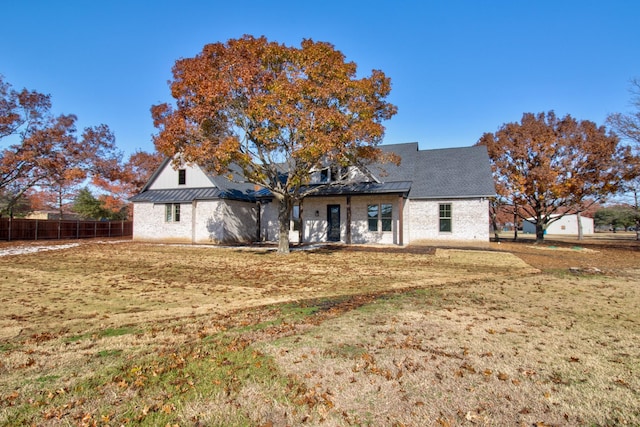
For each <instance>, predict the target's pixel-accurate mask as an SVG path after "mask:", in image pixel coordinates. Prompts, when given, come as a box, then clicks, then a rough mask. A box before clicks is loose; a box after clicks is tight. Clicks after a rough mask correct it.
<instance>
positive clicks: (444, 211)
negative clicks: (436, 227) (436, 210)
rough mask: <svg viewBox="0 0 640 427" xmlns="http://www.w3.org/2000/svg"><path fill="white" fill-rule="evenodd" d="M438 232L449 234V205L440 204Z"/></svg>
mask: <svg viewBox="0 0 640 427" xmlns="http://www.w3.org/2000/svg"><path fill="white" fill-rule="evenodd" d="M440 231H441V232H444V233H450V232H451V203H442V204H440Z"/></svg>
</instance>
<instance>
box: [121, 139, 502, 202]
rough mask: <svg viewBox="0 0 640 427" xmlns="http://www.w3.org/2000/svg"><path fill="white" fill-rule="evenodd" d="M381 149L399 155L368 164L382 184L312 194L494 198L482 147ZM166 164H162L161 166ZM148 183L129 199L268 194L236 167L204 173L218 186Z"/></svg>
mask: <svg viewBox="0 0 640 427" xmlns="http://www.w3.org/2000/svg"><path fill="white" fill-rule="evenodd" d="M379 147H380V148H381V149H382V150H383V151H384V152H392V153H395V154H397V155H398V156H400V158H401V162H400V165H399V166H396V165H395V164H392V163H385V164H375V165H371V166H369V171H370V172H371V173H372V174H373V175H374V176H375V177H376V178H377V179H378V180H379V181H380V182H377V183H376V182H365V183H355V184H353V183H352V184H347V185H342V186H335V187H334V186H327V187H323V188H321V189H320V190H319V191H318V192H317V193H315V194H314V195H316V196H327V195H338V194H340V195H347V194H383V193H404V194H408V197H409V198H412V199H447V198H451V199H455V198H466V197H491V196H494V195H495V193H496V191H495V184H494V180H493V175H492V173H491V163H490V161H489V156H488V154H487V150H486V147H484V146H473V147H462V148H443V149H435V150H420V149H419V147H418V143H417V142H413V143H406V144H391V145H380V146H379ZM165 165H166V162H165V163H163V165H162V166H161V167H160V168H159V169H161V168H162V167H163V166H165ZM155 175H156V174H154V176H153V177H152V178H151V180H150V182H149V183H148V184H147V185H146V186H145V188H143V190H142V192H141V193H140V194H138V195H136V196H134V197H133V198H131V200H132V201H134V202H153V203H179V202H191V201H193V200H211V199H217V198H224V199H237V200H247V201H252V200H255V197H256V196H257V197H268V196H269V195H270V192H269V191H268V190H265V189H261V190H259V191H256V190H255V186H254V185H253V184H250V183H243V182H240V181H242V180H241V173H240V171H239V170H235V171H234V177H235V178H236V179H234V181H229V180H228V179H227V178H226V177H224V176H215V175H211V174H208V177H209V179H210V180H211V182H212V184H214V185H215V186H216V187H217V188H180V189H167V190H148V189H147V188H148V186H149V184H150V183H151V182H152V181H153V179H154V177H155Z"/></svg>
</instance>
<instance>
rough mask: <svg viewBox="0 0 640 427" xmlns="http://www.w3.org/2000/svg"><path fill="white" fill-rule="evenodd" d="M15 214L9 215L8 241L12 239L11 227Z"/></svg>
mask: <svg viewBox="0 0 640 427" xmlns="http://www.w3.org/2000/svg"><path fill="white" fill-rule="evenodd" d="M12 222H13V216H12V215H9V229H8V230H7V241H8V242H10V241H11V228H12V225H13V224H12Z"/></svg>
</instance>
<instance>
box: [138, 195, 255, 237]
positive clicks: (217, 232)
mask: <svg viewBox="0 0 640 427" xmlns="http://www.w3.org/2000/svg"><path fill="white" fill-rule="evenodd" d="M194 212H195V215H194ZM256 229H257V224H256V208H255V205H254V204H253V203H247V202H240V201H234V200H207V201H195V202H194V203H182V204H180V221H179V222H166V221H165V205H164V204H153V203H134V206H133V239H134V240H140V241H162V242H180V243H230V242H248V241H254V240H255V236H256Z"/></svg>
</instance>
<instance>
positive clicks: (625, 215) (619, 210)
mask: <svg viewBox="0 0 640 427" xmlns="http://www.w3.org/2000/svg"><path fill="white" fill-rule="evenodd" d="M593 221H594V223H595V225H596V226H601V227H602V226H605V227H608V228H611V229H612V230H613V231H616V230H617V229H619V228H624V229H626V228H629V227H633V226H635V224H636V221H637V214H636V210H635V209H634V208H633V207H632V206H629V205H616V206H608V207H605V208H601V209H598V210H597V211H596V213H595V215H594V217H593Z"/></svg>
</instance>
